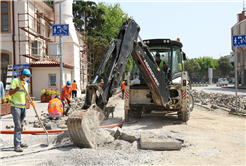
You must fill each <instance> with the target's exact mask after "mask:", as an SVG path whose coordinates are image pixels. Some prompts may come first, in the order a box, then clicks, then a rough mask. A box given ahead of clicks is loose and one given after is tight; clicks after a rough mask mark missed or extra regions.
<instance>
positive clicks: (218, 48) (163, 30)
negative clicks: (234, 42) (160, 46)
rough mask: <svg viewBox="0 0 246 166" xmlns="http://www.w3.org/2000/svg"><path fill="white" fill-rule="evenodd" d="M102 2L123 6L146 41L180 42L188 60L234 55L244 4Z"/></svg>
mask: <svg viewBox="0 0 246 166" xmlns="http://www.w3.org/2000/svg"><path fill="white" fill-rule="evenodd" d="M95 2H97V1H95ZM100 2H106V3H107V4H115V3H117V2H118V3H120V6H121V8H122V9H123V11H124V12H126V13H128V16H132V17H133V19H134V20H135V21H136V22H137V23H138V25H139V26H140V28H141V30H140V33H139V35H140V36H141V38H142V39H143V40H144V39H151V38H169V39H171V40H176V39H177V38H180V41H181V42H182V43H183V48H182V50H183V51H184V52H185V53H186V56H187V57H188V58H198V57H202V56H209V57H213V58H214V59H219V58H220V57H221V56H225V55H230V53H231V52H232V47H231V28H232V27H233V26H234V25H235V24H236V23H237V14H238V13H241V12H242V11H243V0H234V1H232V0H231V1H229V0H223V1H222V0H215V1H211V0H203V1H198V0H190V1H181V0H179V1H177V0H172V1H167V0H156V1H146V0H134V1H130V0H128V1H115V0H105V1H101V0H100ZM245 3H246V2H245ZM245 3H244V4H245ZM244 6H245V8H246V5H244Z"/></svg>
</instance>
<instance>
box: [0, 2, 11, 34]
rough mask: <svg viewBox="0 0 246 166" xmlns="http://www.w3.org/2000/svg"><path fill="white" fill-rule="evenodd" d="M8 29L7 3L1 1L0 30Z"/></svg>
mask: <svg viewBox="0 0 246 166" xmlns="http://www.w3.org/2000/svg"><path fill="white" fill-rule="evenodd" d="M8 30H9V4H8V2H1V31H8Z"/></svg>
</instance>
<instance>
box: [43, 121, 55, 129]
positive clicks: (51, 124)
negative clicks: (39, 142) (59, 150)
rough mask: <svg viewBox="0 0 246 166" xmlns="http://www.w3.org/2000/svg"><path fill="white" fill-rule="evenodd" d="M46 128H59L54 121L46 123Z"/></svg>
mask: <svg viewBox="0 0 246 166" xmlns="http://www.w3.org/2000/svg"><path fill="white" fill-rule="evenodd" d="M44 127H45V128H46V130H54V129H57V128H58V127H57V124H56V123H54V122H48V123H45V126H44Z"/></svg>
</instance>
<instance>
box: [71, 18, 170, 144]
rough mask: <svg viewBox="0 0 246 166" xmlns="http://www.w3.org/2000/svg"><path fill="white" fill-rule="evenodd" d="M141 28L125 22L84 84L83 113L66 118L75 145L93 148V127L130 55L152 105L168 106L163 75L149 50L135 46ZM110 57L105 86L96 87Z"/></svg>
mask: <svg viewBox="0 0 246 166" xmlns="http://www.w3.org/2000/svg"><path fill="white" fill-rule="evenodd" d="M139 31H140V27H139V25H138V24H137V23H136V22H135V21H134V20H132V19H128V20H126V21H125V22H124V23H123V24H122V26H121V27H120V30H119V34H118V37H117V39H115V40H112V41H111V42H110V44H109V46H108V50H107V52H106V55H105V58H104V60H103V62H102V64H101V65H100V67H99V70H98V71H97V73H96V77H95V79H94V81H93V83H92V84H89V85H87V90H86V99H85V103H84V106H83V109H85V111H82V112H75V113H73V114H71V115H70V116H69V118H68V122H67V125H68V129H69V133H70V136H71V138H72V140H73V142H74V144H75V145H78V146H80V147H87V148H95V147H96V145H95V134H96V131H95V130H96V128H97V127H98V125H99V124H100V123H101V122H102V120H103V119H104V110H105V108H106V105H107V102H108V100H109V98H110V97H111V96H112V95H113V94H114V93H115V92H116V90H117V88H118V87H119V85H120V80H121V77H122V75H123V73H124V70H125V68H126V64H127V62H128V59H129V57H130V55H132V57H133V59H134V61H135V62H136V64H137V66H138V68H139V70H140V72H141V74H142V76H143V78H144V80H145V82H146V83H147V85H148V87H149V89H150V91H151V94H152V99H153V101H154V104H155V105H156V106H157V107H167V106H169V103H170V97H169V90H168V88H167V87H166V80H165V78H166V76H165V74H166V73H165V72H164V71H163V70H161V69H160V68H159V67H158V66H157V64H156V63H155V61H154V59H153V57H152V56H151V54H150V51H149V50H148V47H147V46H145V45H144V44H143V43H142V45H143V46H142V47H140V46H139V45H138V42H137V39H138V38H139V39H140V41H141V42H142V40H141V38H140V36H139ZM111 55H112V58H111V62H110V65H109V67H108V70H107V75H106V78H105V80H104V85H103V87H102V88H101V87H100V86H99V85H98V84H96V83H95V82H96V80H97V79H98V77H99V76H100V75H101V74H102V73H103V72H104V70H105V66H106V64H107V62H108V60H109V58H110V56H111Z"/></svg>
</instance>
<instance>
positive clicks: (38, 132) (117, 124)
mask: <svg viewBox="0 0 246 166" xmlns="http://www.w3.org/2000/svg"><path fill="white" fill-rule="evenodd" d="M123 122H124V119H123V120H122V121H121V122H119V123H115V124H112V125H107V126H99V127H98V128H114V127H118V126H122V125H123ZM66 130H67V129H59V130H46V131H47V132H48V133H61V132H63V131H66ZM0 132H1V134H14V130H1V131H0ZM43 133H46V132H45V131H44V130H24V131H22V133H21V134H43Z"/></svg>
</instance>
